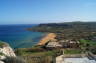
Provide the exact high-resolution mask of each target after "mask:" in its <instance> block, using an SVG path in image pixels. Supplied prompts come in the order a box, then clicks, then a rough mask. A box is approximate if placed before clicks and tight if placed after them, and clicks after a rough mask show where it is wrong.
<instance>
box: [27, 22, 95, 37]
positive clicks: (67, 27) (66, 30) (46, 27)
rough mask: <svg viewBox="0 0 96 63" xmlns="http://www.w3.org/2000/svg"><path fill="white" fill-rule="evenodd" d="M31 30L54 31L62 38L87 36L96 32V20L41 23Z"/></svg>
mask: <svg viewBox="0 0 96 63" xmlns="http://www.w3.org/2000/svg"><path fill="white" fill-rule="evenodd" d="M28 30H31V31H39V32H53V33H56V34H58V37H61V38H85V37H89V36H90V35H93V34H95V33H96V22H65V23H48V24H39V25H38V26H36V27H33V28H29V29H28Z"/></svg>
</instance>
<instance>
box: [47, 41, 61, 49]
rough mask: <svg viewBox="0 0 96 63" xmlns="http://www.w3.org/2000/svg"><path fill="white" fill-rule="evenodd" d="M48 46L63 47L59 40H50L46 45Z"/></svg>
mask: <svg viewBox="0 0 96 63" xmlns="http://www.w3.org/2000/svg"><path fill="white" fill-rule="evenodd" d="M46 47H47V48H58V47H59V48H61V47H62V45H61V44H59V42H49V43H48V44H47V45H46Z"/></svg>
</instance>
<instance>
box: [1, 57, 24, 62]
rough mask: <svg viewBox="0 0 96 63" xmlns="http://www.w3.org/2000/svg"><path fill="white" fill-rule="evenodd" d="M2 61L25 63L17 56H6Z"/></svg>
mask: <svg viewBox="0 0 96 63" xmlns="http://www.w3.org/2000/svg"><path fill="white" fill-rule="evenodd" d="M3 61H4V63H25V61H24V60H23V59H21V58H19V57H7V58H6V59H4V60H3Z"/></svg>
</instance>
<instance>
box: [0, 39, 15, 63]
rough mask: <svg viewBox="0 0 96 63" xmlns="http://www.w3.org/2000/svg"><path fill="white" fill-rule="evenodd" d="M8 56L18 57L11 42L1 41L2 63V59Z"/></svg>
mask: <svg viewBox="0 0 96 63" xmlns="http://www.w3.org/2000/svg"><path fill="white" fill-rule="evenodd" d="M6 57H16V55H15V53H14V51H13V49H12V48H11V47H10V46H9V44H7V43H5V42H2V41H0V60H1V61H0V63H4V62H3V61H2V60H4V59H6Z"/></svg>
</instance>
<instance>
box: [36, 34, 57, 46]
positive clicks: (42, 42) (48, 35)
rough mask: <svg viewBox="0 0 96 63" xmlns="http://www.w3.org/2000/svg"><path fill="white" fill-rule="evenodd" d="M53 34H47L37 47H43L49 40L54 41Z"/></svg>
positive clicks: (54, 35)
mask: <svg viewBox="0 0 96 63" xmlns="http://www.w3.org/2000/svg"><path fill="white" fill-rule="evenodd" d="M55 37H56V34H55V33H48V34H47V35H46V36H45V37H43V38H42V39H41V40H40V41H39V43H38V44H37V45H39V46H42V45H45V44H46V43H47V42H48V41H50V40H55Z"/></svg>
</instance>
